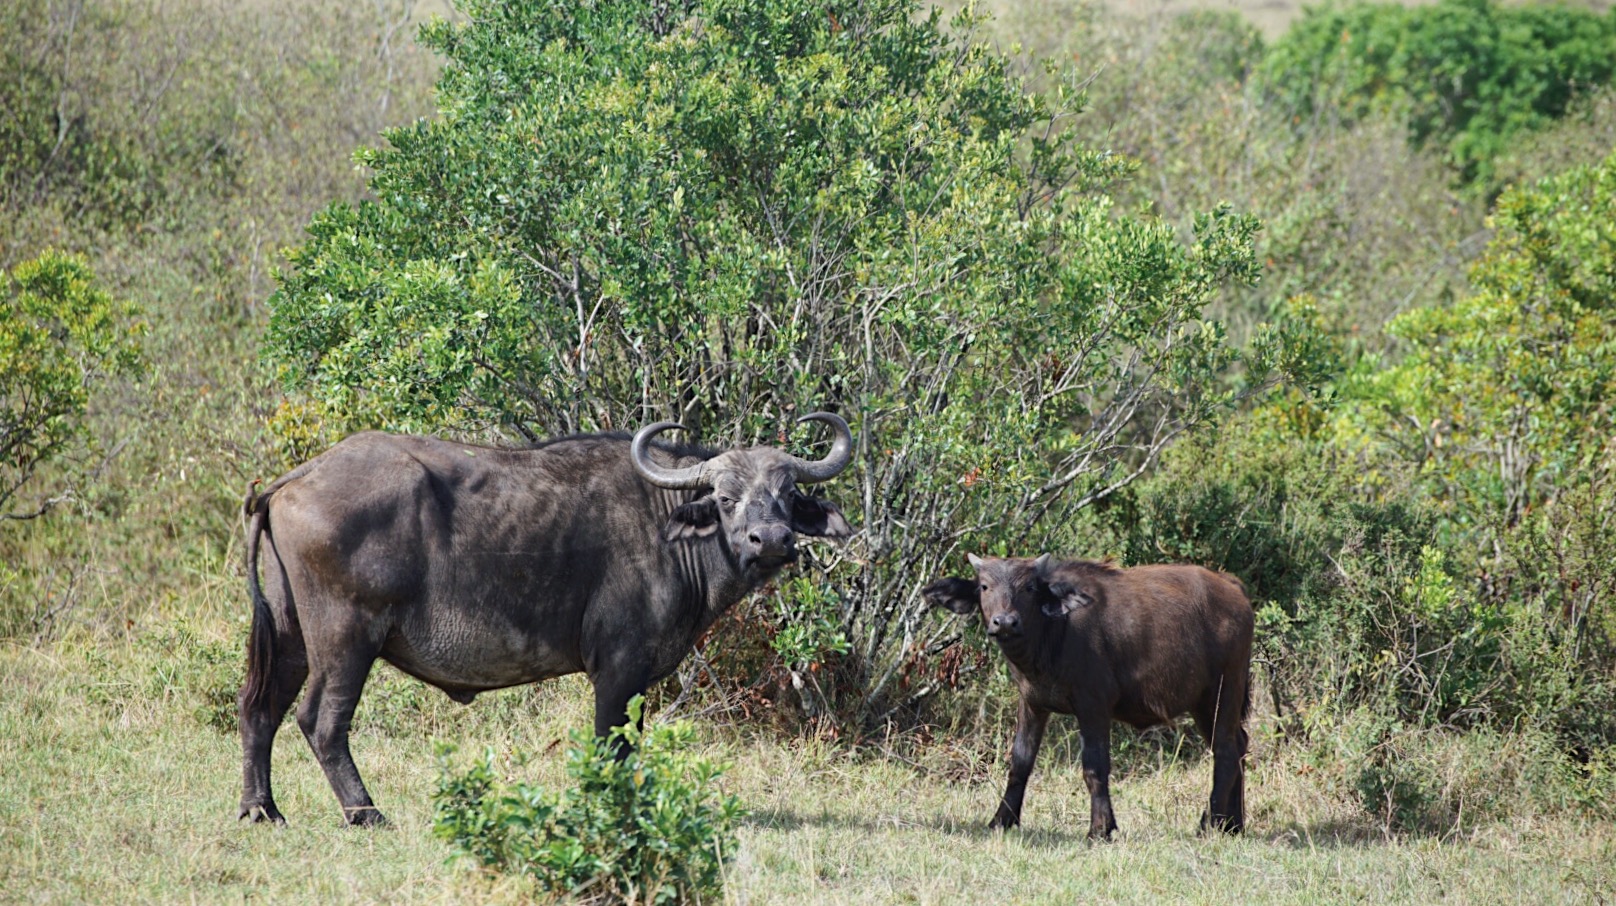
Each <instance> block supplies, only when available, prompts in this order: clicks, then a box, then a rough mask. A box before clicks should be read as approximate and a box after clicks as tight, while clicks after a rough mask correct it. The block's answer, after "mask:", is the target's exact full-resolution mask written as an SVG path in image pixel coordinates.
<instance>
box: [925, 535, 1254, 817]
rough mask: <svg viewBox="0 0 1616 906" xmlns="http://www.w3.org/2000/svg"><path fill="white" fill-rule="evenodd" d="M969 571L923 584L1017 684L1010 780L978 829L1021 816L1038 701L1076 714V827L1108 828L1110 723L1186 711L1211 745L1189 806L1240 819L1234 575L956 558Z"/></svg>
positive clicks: (1242, 621)
mask: <svg viewBox="0 0 1616 906" xmlns="http://www.w3.org/2000/svg"><path fill="white" fill-rule="evenodd" d="M969 559H970V561H971V565H972V566H973V567H975V568H976V578H975V579H974V580H973V579H964V578H953V579H939V580H938V581H936V582H933V583H931V584H930V585H928V586H926V589H925V595H926V597H927V599H928V600H930V601H931V602H932V603H933V604H934V605H937V606H941V607H946V608H948V609H949V610H952V611H954V612H955V613H959V614H969V613H976V612H978V611H980V613H981V615H982V620H983V622H984V624H985V625H986V626H987V630H988V633H989V634H990V635H991V636H992V637H993V639H994V640H995V641H996V642H997V643H998V645H999V648H1000V650H1002V651H1003V652H1004V654H1005V657H1006V658H1007V659H1008V660H1009V661H1010V670H1011V673H1012V674H1013V675H1014V676H1015V680H1016V685H1017V687H1018V688H1019V689H1020V691H1021V707H1020V710H1019V714H1018V718H1017V721H1016V733H1015V742H1014V745H1013V748H1012V751H1011V757H1010V782H1009V784H1008V786H1007V787H1006V788H1005V792H1004V799H1003V800H1002V801H1001V802H1000V803H999V808H998V811H997V812H996V813H995V814H994V816H993V821H992V824H991V826H992V827H995V828H1002V827H1014V826H1015V825H1017V824H1019V823H1020V822H1021V802H1022V798H1023V796H1024V795H1025V793H1026V790H1027V778H1028V776H1030V775H1031V774H1032V767H1033V762H1034V761H1035V760H1036V759H1037V757H1038V747H1039V745H1040V743H1041V742H1042V741H1043V736H1044V726H1045V724H1046V723H1047V722H1048V720H1049V715H1050V714H1051V713H1052V712H1055V713H1060V714H1071V715H1074V716H1075V717H1076V718H1077V722H1078V729H1079V731H1080V732H1081V733H1082V736H1083V778H1084V780H1085V781H1086V782H1087V784H1088V788H1089V799H1090V811H1089V836H1090V837H1094V838H1100V839H1104V838H1109V837H1110V836H1111V832H1112V831H1114V830H1116V827H1117V822H1116V818H1115V816H1114V815H1113V814H1112V811H1111V790H1110V776H1109V775H1110V770H1111V722H1112V721H1113V720H1120V721H1124V722H1126V723H1129V724H1132V725H1133V726H1135V727H1149V726H1153V725H1155V724H1161V723H1166V722H1168V721H1170V720H1172V719H1173V718H1175V717H1177V716H1178V715H1180V714H1184V713H1186V712H1188V713H1189V714H1190V715H1191V716H1193V717H1194V718H1195V726H1196V728H1197V729H1198V730H1200V733H1201V736H1202V738H1203V739H1205V740H1206V741H1207V743H1208V745H1210V746H1211V749H1212V758H1213V768H1212V798H1211V802H1210V806H1209V808H1208V809H1207V812H1206V813H1205V814H1203V816H1202V824H1203V826H1207V825H1210V826H1212V827H1216V828H1218V829H1220V830H1225V831H1228V832H1230V833H1238V832H1239V831H1240V830H1241V829H1242V827H1243V826H1244V824H1245V780H1244V768H1243V765H1242V761H1243V759H1244V758H1245V754H1246V730H1245V718H1246V712H1247V710H1248V707H1249V702H1250V696H1249V678H1250V673H1251V638H1252V628H1253V623H1254V618H1253V614H1252V610H1251V602H1250V601H1248V600H1247V599H1246V594H1245V588H1244V586H1242V585H1241V584H1240V580H1238V579H1236V578H1235V577H1233V576H1230V575H1227V574H1224V573H1215V572H1212V571H1210V570H1206V569H1202V568H1201V567H1199V566H1185V565H1163V566H1138V567H1134V568H1132V569H1118V568H1116V567H1114V566H1111V565H1110V564H1105V563H1095V562H1092V561H1087V560H1072V561H1067V562H1064V563H1056V562H1052V561H1051V560H1050V559H1049V555H1047V554H1046V555H1044V556H1042V557H1039V558H1038V559H1037V560H1029V559H994V558H989V559H981V558H978V557H975V556H972V557H970V558H969Z"/></svg>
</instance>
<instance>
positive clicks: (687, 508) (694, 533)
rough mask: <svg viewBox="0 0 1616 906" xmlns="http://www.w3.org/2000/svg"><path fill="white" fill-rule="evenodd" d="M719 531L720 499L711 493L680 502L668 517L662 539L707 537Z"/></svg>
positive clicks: (674, 539) (677, 539) (676, 539)
mask: <svg viewBox="0 0 1616 906" xmlns="http://www.w3.org/2000/svg"><path fill="white" fill-rule="evenodd" d="M716 531H718V501H716V500H714V499H713V497H712V495H711V494H709V495H707V496H705V497H697V498H696V499H695V500H692V501H690V502H689V503H685V504H680V505H679V507H678V508H677V509H675V510H674V511H673V514H672V515H670V516H669V517H668V524H667V525H666V526H665V527H663V529H662V540H664V541H679V540H682V539H685V538H705V537H707V536H708V535H711V534H712V533H713V532H716Z"/></svg>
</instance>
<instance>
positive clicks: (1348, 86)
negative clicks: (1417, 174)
mask: <svg viewBox="0 0 1616 906" xmlns="http://www.w3.org/2000/svg"><path fill="white" fill-rule="evenodd" d="M1261 73H1262V79H1263V83H1264V85H1265V88H1266V90H1267V91H1268V92H1269V93H1270V94H1271V95H1272V96H1274V97H1275V98H1276V99H1277V101H1278V102H1279V103H1280V104H1281V105H1282V109H1284V110H1285V111H1286V112H1288V113H1289V114H1290V115H1291V117H1292V118H1293V120H1294V121H1295V122H1296V123H1298V124H1301V123H1306V122H1310V121H1312V120H1313V119H1314V118H1316V117H1337V116H1339V117H1345V118H1347V119H1349V120H1358V119H1362V118H1364V117H1366V116H1368V115H1369V114H1370V113H1372V112H1377V111H1379V112H1385V111H1390V112H1393V113H1394V114H1396V115H1397V116H1398V117H1399V118H1401V119H1403V120H1404V122H1406V123H1407V125H1408V133H1409V139H1410V140H1411V141H1412V142H1413V143H1414V144H1416V145H1426V144H1430V145H1433V146H1436V147H1440V148H1442V149H1443V150H1444V153H1445V154H1446V155H1447V157H1448V160H1449V162H1450V163H1451V164H1452V165H1453V167H1454V168H1455V169H1456V170H1457V171H1458V173H1459V176H1460V178H1461V179H1462V180H1464V181H1466V182H1471V181H1475V182H1479V183H1480V184H1481V185H1483V186H1488V185H1490V178H1491V174H1492V165H1493V161H1494V159H1496V158H1497V157H1499V155H1500V154H1502V153H1504V152H1505V151H1506V150H1508V149H1509V148H1510V146H1511V144H1512V143H1513V142H1514V141H1515V140H1516V138H1517V136H1519V135H1521V134H1523V133H1528V132H1530V131H1532V130H1535V129H1540V128H1542V127H1544V126H1545V125H1547V124H1549V123H1550V122H1552V121H1553V120H1555V119H1557V118H1559V117H1560V116H1562V115H1564V114H1565V112H1566V110H1567V108H1568V107H1569V106H1570V105H1571V103H1572V101H1573V100H1574V99H1575V98H1576V96H1577V94H1578V93H1579V92H1587V91H1589V90H1592V89H1596V88H1598V87H1599V86H1602V85H1606V84H1609V83H1610V81H1611V78H1612V76H1613V75H1616V13H1606V14H1604V15H1600V14H1597V13H1593V12H1590V11H1588V10H1582V9H1576V8H1573V7H1569V6H1558V5H1554V6H1550V5H1542V6H1539V5H1529V4H1522V5H1514V4H1510V5H1503V4H1498V3H1495V2H1493V0H1443V2H1441V3H1437V4H1434V5H1431V6H1423V5H1421V6H1404V5H1402V4H1398V3H1362V2H1356V3H1349V4H1343V5H1324V6H1320V7H1313V8H1310V9H1308V10H1307V11H1306V12H1305V13H1304V14H1303V16H1302V18H1301V19H1299V20H1298V21H1297V22H1296V23H1295V24H1294V25H1293V26H1292V27H1291V28H1290V30H1289V31H1287V32H1286V34H1285V35H1284V36H1283V37H1282V38H1281V39H1280V40H1278V41H1276V42H1275V43H1274V46H1273V47H1272V48H1270V50H1269V52H1268V53H1267V54H1266V55H1265V57H1264V59H1263V65H1262V68H1261Z"/></svg>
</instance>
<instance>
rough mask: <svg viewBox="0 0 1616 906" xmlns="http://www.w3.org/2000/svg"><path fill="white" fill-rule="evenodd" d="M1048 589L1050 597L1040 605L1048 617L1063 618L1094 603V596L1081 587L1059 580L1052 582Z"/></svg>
mask: <svg viewBox="0 0 1616 906" xmlns="http://www.w3.org/2000/svg"><path fill="white" fill-rule="evenodd" d="M1048 588H1049V597H1047V598H1045V599H1044V602H1043V604H1041V605H1039V606H1040V608H1041V609H1042V610H1043V612H1044V616H1046V617H1063V616H1066V615H1067V614H1069V613H1071V612H1072V611H1074V610H1076V609H1078V608H1079V607H1087V606H1088V605H1090V604H1093V603H1094V596H1093V595H1091V594H1089V592H1088V590H1087V589H1085V588H1084V587H1083V586H1081V585H1075V584H1073V583H1071V582H1062V581H1060V580H1059V579H1057V580H1055V581H1054V582H1050V583H1049V585H1048Z"/></svg>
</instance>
